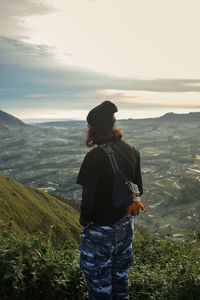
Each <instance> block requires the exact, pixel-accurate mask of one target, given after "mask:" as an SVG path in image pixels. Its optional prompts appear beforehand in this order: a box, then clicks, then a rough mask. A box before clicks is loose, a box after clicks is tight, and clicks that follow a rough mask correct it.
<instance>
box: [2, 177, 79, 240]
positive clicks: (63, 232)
mask: <svg viewBox="0 0 200 300" xmlns="http://www.w3.org/2000/svg"><path fill="white" fill-rule="evenodd" d="M78 218H79V214H78V212H77V211H76V210H74V209H73V208H72V207H71V206H69V205H67V204H65V203H63V202H62V201H60V200H58V199H56V198H55V197H53V196H51V195H49V194H47V193H45V192H42V191H40V190H37V189H34V188H32V187H29V186H25V185H23V184H20V183H18V182H16V181H15V180H13V179H11V178H10V177H8V176H5V175H2V174H0V226H4V227H6V226H7V225H8V224H9V223H11V226H12V227H13V230H14V231H15V233H16V234H17V235H18V236H22V235H26V234H33V233H37V232H39V231H42V232H44V233H47V232H48V231H49V227H50V226H51V225H53V226H54V233H55V236H56V238H57V239H66V241H68V243H77V242H78V241H79V238H80V235H79V232H80V226H79V221H78Z"/></svg>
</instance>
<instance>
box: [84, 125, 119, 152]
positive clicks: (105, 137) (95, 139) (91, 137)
mask: <svg viewBox="0 0 200 300" xmlns="http://www.w3.org/2000/svg"><path fill="white" fill-rule="evenodd" d="M122 136H123V132H122V130H121V129H120V128H118V127H117V126H116V125H115V126H114V127H112V128H109V129H101V130H100V129H98V130H97V129H95V128H94V127H90V128H89V129H88V131H87V134H86V138H85V144H86V146H87V147H92V146H94V145H99V144H102V143H106V142H108V141H117V140H121V138H122Z"/></svg>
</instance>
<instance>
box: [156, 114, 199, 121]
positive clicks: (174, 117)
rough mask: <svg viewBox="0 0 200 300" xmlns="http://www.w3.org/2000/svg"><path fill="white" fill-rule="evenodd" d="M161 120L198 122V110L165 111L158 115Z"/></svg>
mask: <svg viewBox="0 0 200 300" xmlns="http://www.w3.org/2000/svg"><path fill="white" fill-rule="evenodd" d="M160 119H161V120H162V121H163V120H164V121H175V122H177V121H182V122H200V112H190V113H188V114H175V113H173V112H170V113H167V114H165V115H163V116H162V117H160Z"/></svg>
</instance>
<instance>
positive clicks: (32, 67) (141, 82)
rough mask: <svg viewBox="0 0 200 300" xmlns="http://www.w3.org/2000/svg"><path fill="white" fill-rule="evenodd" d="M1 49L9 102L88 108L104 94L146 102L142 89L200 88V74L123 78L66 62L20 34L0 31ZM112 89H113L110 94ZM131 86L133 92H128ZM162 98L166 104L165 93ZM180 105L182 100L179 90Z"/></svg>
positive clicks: (0, 95) (0, 86)
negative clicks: (1, 34)
mask: <svg viewBox="0 0 200 300" xmlns="http://www.w3.org/2000/svg"><path fill="white" fill-rule="evenodd" d="M0 53H1V56H0V69H1V72H0V103H1V104H2V105H4V106H5V107H13V106H16V107H21V108H23V107H30V108H34V107H35V108H36V107H45V106H46V105H48V106H49V107H51V108H52V109H56V107H63V108H65V109H67V108H68V109H77V108H79V109H80V108H83V109H84V108H85V109H87V108H88V107H91V106H92V105H93V104H96V103H97V102H100V101H102V99H110V100H111V101H112V100H113V101H115V100H116V101H118V102H119V103H120V102H121V103H122V104H123V103H124V105H126V107H128V106H130V105H132V104H136V105H138V106H139V105H141V106H142V105H144V104H145V105H148V101H149V100H148V99H147V102H145V103H142V101H141V100H140V99H141V97H139V96H140V94H139V96H138V92H139V91H141V92H142V93H145V92H149V94H150V93H152V92H153V93H155V95H156V93H157V94H160V93H166V94H170V93H182V95H183V94H186V93H189V92H190V93H191V92H196V93H199V92H200V79H199V80H198V79H191V78H188V79H179V78H174V79H173V78H154V79H142V78H141V79H138V78H124V77H121V78H120V77H114V76H109V75H106V74H102V73H98V72H94V71H92V70H88V69H83V68H76V67H73V66H62V65H60V64H58V62H57V61H56V60H55V58H54V48H52V47H48V46H46V45H32V44H30V43H28V42H24V41H20V40H19V39H17V38H15V39H14V38H10V37H9V38H8V37H0ZM113 90H114V91H115V92H114V93H110V94H109V91H113ZM128 91H130V93H131V95H130V96H129V97H128V95H127V93H128ZM164 97H165V95H163V99H164ZM188 97H189V96H188ZM145 101H146V100H145ZM159 101H160V103H161V104H162V101H163V100H162V98H160V99H159ZM188 103H189V101H188ZM163 104H164V101H163ZM149 105H152V106H153V105H154V102H152V101H151V102H150V101H149ZM157 105H158V106H159V103H157ZM177 105H181V96H180V97H179V99H178V103H177Z"/></svg>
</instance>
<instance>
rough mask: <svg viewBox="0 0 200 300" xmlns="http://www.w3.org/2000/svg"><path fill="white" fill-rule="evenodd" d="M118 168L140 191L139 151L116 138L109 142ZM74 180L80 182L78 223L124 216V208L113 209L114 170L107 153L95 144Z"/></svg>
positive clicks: (101, 222)
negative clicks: (80, 196) (114, 140)
mask: <svg viewBox="0 0 200 300" xmlns="http://www.w3.org/2000/svg"><path fill="white" fill-rule="evenodd" d="M108 144H109V145H110V147H111V148H112V149H113V151H114V155H115V157H116V160H117V163H118V165H119V168H120V169H121V170H122V172H123V173H124V175H125V176H126V177H127V178H128V179H129V180H130V181H132V182H133V183H135V184H137V185H138V188H139V191H140V194H141V195H142V193H143V189H142V177H141V170H140V153H139V151H138V150H137V149H136V148H135V147H134V146H133V145H131V144H129V143H127V142H125V141H123V140H119V141H116V142H109V143H108ZM77 183H78V184H81V185H82V186H83V192H82V201H81V215H80V223H81V224H82V225H86V223H88V222H90V221H93V222H94V224H96V225H104V226H105V225H107V226H108V225H112V224H113V223H115V222H116V221H118V220H119V219H121V218H122V217H123V215H124V214H125V212H126V210H125V209H116V208H115V207H114V206H113V203H112V190H113V170H112V167H111V164H110V161H109V158H108V156H107V155H106V154H105V153H104V152H103V150H102V149H100V148H99V147H96V148H94V149H92V150H91V151H90V152H88V153H87V154H86V156H85V158H84V160H83V163H82V165H81V168H80V171H79V174H78V178H77Z"/></svg>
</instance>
